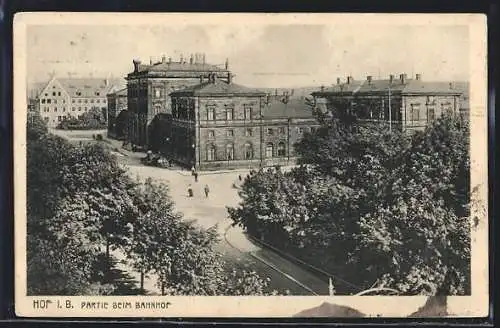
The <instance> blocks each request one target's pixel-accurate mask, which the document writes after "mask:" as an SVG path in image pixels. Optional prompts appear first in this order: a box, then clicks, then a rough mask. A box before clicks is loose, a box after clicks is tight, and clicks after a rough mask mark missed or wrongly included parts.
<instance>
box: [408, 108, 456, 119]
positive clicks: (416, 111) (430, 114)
mask: <svg viewBox="0 0 500 328" xmlns="http://www.w3.org/2000/svg"><path fill="white" fill-rule="evenodd" d="M441 107H442V108H441V112H442V113H448V114H451V113H452V112H453V110H452V108H451V107H449V106H446V107H445V106H441ZM435 119H436V111H435V109H434V108H432V107H430V108H427V120H428V121H433V120H435ZM419 120H420V105H419V104H412V105H411V110H410V121H419Z"/></svg>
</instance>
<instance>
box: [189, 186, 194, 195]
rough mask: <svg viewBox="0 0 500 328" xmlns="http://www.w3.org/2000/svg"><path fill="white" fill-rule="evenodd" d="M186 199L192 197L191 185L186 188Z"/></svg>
mask: <svg viewBox="0 0 500 328" xmlns="http://www.w3.org/2000/svg"><path fill="white" fill-rule="evenodd" d="M188 197H193V188H192V187H191V185H189V186H188Z"/></svg>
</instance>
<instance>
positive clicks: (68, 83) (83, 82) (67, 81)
mask: <svg viewBox="0 0 500 328" xmlns="http://www.w3.org/2000/svg"><path fill="white" fill-rule="evenodd" d="M57 81H58V82H59V83H60V84H61V85H62V87H63V88H64V89H65V90H66V92H68V94H69V95H70V96H71V97H96V92H99V96H100V97H104V96H106V95H107V94H108V93H109V92H110V91H112V89H113V87H114V86H115V84H114V83H116V81H111V80H108V84H107V85H106V79H105V78H59V79H57ZM77 92H81V95H80V96H78V95H77Z"/></svg>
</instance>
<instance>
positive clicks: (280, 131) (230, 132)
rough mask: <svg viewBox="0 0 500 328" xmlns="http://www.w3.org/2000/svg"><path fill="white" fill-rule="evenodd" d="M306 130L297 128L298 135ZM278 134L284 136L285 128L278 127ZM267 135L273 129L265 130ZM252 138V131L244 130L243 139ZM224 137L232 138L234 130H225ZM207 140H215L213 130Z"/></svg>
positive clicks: (312, 130)
mask: <svg viewBox="0 0 500 328" xmlns="http://www.w3.org/2000/svg"><path fill="white" fill-rule="evenodd" d="M306 130H308V128H307V127H299V128H297V132H298V133H304V131H306ZM310 131H311V132H314V127H311V128H310ZM278 134H280V135H283V134H285V128H284V127H279V128H278ZM267 135H268V136H272V135H274V129H273V128H268V129H267ZM252 136H253V129H250V128H248V129H246V130H245V137H252ZM226 137H234V130H226ZM208 138H210V139H212V138H215V130H209V131H208Z"/></svg>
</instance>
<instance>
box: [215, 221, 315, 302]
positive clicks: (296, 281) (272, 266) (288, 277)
mask: <svg viewBox="0 0 500 328" xmlns="http://www.w3.org/2000/svg"><path fill="white" fill-rule="evenodd" d="M231 228H233V226H232V225H229V226H227V227H226V228H225V230H224V240H225V241H226V243H228V245H229V246H231V247H233V248H234V249H236V250H238V251H239V252H241V253H244V254H248V255H250V256H251V257H253V258H254V259H256V260H258V261H260V262H262V263H264V264H265V265H267V266H268V267H270V268H271V269H273V270H274V271H276V272H278V273H279V274H281V275H283V276H284V277H286V278H287V279H289V280H291V281H293V282H294V283H296V284H297V285H299V286H300V287H302V288H304V289H305V290H307V291H308V292H310V293H311V294H313V295H314V296H318V295H319V294H318V293H316V292H315V291H314V290H312V289H311V288H309V287H307V286H306V285H304V284H303V283H301V282H300V281H298V280H297V279H295V278H294V277H292V276H291V275H289V274H287V273H285V272H283V271H281V270H280V269H279V268H278V267H276V266H275V265H273V264H271V263H269V262H267V261H266V260H264V259H263V258H261V257H260V256H257V255H256V254H254V252H243V251H242V250H241V249H239V248H238V247H236V246H234V245H233V244H232V243H231V242H230V241H229V240H228V238H227V233H228V232H229V230H230V229H231ZM247 237H248V236H247Z"/></svg>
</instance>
